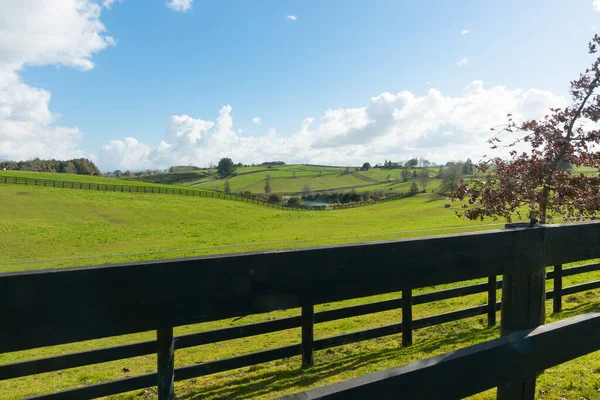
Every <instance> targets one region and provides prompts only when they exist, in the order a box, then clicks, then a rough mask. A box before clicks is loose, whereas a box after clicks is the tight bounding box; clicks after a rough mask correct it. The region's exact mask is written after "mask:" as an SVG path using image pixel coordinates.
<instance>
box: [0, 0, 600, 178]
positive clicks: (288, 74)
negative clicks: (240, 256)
mask: <svg viewBox="0 0 600 400" xmlns="http://www.w3.org/2000/svg"><path fill="white" fill-rule="evenodd" d="M27 2H30V3H31V4H29V7H26V6H22V3H27ZM179 2H180V10H179V11H177V10H174V9H172V8H169V7H167V4H166V3H165V1H164V0H144V1H142V0H124V1H121V2H119V1H118V0H117V1H115V2H114V3H112V4H111V5H110V8H109V7H108V5H109V4H108V3H110V2H108V3H107V2H106V1H104V3H103V2H102V1H100V0H98V1H96V2H93V1H91V0H43V1H42V0H39V1H38V0H14V1H13V0H8V1H4V2H3V3H2V5H0V14H3V13H5V15H9V16H11V15H12V17H14V19H15V20H16V21H24V22H27V21H28V20H30V19H31V20H33V19H34V18H35V17H36V16H42V18H43V20H45V19H48V20H49V22H48V26H45V25H44V24H42V26H41V27H36V28H34V30H35V32H33V33H32V35H31V37H32V38H36V42H35V43H33V42H32V43H33V44H32V47H33V50H31V51H30V52H29V53H28V54H20V53H19V52H20V51H21V50H18V51H17V50H15V49H13V48H12V47H11V46H13V47H15V48H16V46H17V45H18V46H20V47H23V46H24V47H27V46H28V45H30V44H31V43H28V42H27V40H30V38H29V37H27V35H24V36H25V37H22V38H21V37H19V38H18V39H17V41H16V43H13V44H10V43H9V44H7V43H4V44H3V43H2V40H0V53H2V52H3V50H4V54H5V56H0V109H2V106H3V101H4V103H5V104H4V107H5V109H10V110H13V111H12V112H10V113H9V112H6V113H5V114H2V112H0V127H4V129H3V130H4V132H0V159H7V158H8V159H13V158H30V157H35V156H40V157H49V156H53V157H58V158H61V157H67V156H72V155H83V156H90V157H92V158H94V159H95V160H96V161H97V163H98V164H99V165H100V166H101V167H102V168H103V169H105V170H108V169H114V168H132V169H136V168H147V167H160V168H163V167H168V166H169V164H172V163H176V162H181V163H194V164H198V165H207V164H208V163H209V162H216V161H218V157H220V156H231V157H232V158H234V159H235V160H239V161H242V162H261V161H265V160H270V159H272V158H281V159H284V160H285V161H288V162H292V161H296V162H315V163H316V162H320V163H328V162H331V163H347V164H353V163H358V162H360V161H361V160H364V161H371V162H372V163H374V162H381V161H383V159H384V158H392V159H395V160H396V159H397V160H402V159H407V158H409V157H412V156H414V155H423V156H426V157H429V158H431V159H434V161H438V162H441V161H445V160H446V159H452V158H457V157H460V156H463V155H464V156H472V157H478V156H480V153H481V152H483V151H485V149H484V145H483V144H482V143H484V142H485V141H484V135H485V133H484V132H485V131H486V130H487V129H488V128H489V126H487V125H488V124H495V123H497V122H499V119H500V118H503V117H502V116H503V115H505V114H506V112H511V111H513V110H512V109H513V108H516V109H517V114H518V115H520V114H519V112H520V113H521V114H522V116H523V118H525V117H527V118H529V117H537V116H539V115H540V113H542V115H543V112H544V110H546V109H547V107H549V106H550V105H556V104H564V103H565V102H567V103H568V92H567V90H568V83H569V81H570V80H571V79H574V78H576V77H577V74H578V73H579V72H580V71H582V70H583V69H585V67H586V66H587V64H588V63H589V60H590V58H589V56H588V55H587V54H586V43H587V41H589V39H590V38H591V36H592V35H593V33H595V31H596V29H595V27H596V26H598V27H600V12H597V11H595V8H597V9H599V10H600V4H598V5H594V4H593V2H592V0H572V1H564V0H554V1H527V2H523V1H512V0H505V1H489V2H483V1H397V0H373V1H359V0H343V1H342V0H329V1H317V0H258V1H250V0H219V1H216V0H212V1H209V0H194V1H190V0H179ZM186 2H189V3H190V5H191V8H190V9H187V10H183V9H181V8H182V6H181V5H182V4H183V8H185V7H184V6H185V4H184V3H186ZM40 3H44V4H43V5H42V6H40V5H39V4H40ZM82 5H83V6H84V8H85V10H86V11H85V12H81V11H80V10H81V8H82ZM44 7H46V8H44ZM3 8H4V12H3ZM48 10H54V11H55V13H49V12H48ZM78 10H79V11H78ZM51 14H56V15H51ZM67 15H68V16H69V17H65V16H67ZM289 16H294V17H295V19H290V18H288V17H289ZM52 18H55V19H56V20H57V21H55V22H52V21H50V19H52ZM23 25H24V26H25V27H26V28H25V29H28V26H29V24H27V23H25V24H23ZM82 27H83V31H84V32H87V33H88V35H83V34H82V33H81V32H82ZM14 29H16V28H14V26H10V25H9V24H7V23H6V21H2V20H0V35H2V33H3V32H4V34H6V36H5V37H10V35H11V34H14V32H13V31H11V30H14ZM465 30H468V32H466V33H463V32H464V31H465ZM35 34H38V36H36V35H35ZM39 34H42V35H44V36H45V37H46V38H45V39H44V40H47V41H48V43H46V42H44V40H41V41H40V40H39ZM31 40H33V39H31ZM51 40H56V41H60V44H59V45H57V44H56V43H51V42H50V41H51ZM38 48H39V49H38ZM6 54H7V55H6ZM81 60H84V61H86V62H88V63H89V65H87V66H83V67H82V66H81V62H80V61H81ZM461 60H464V61H463V62H462V63H461ZM2 74H4V75H5V79H2ZM480 81H482V83H481V82H480ZM3 82H4V83H3ZM6 82H8V83H6ZM473 82H477V83H476V84H474V85H473ZM15 87H21V89H23V90H24V92H27V93H29V95H27V96H26V95H17V94H15V93H16V92H17V91H18V90H20V89H15ZM467 87H470V88H471V89H472V90H471V91H468V92H473V93H475V94H476V97H477V98H476V99H475V98H472V99H469V100H468V101H467V100H465V88H467ZM493 87H501V88H502V89H496V90H492V88H493ZM432 90H433V91H434V93H433V94H432ZM532 90H533V91H532ZM3 91H4V92H5V93H8V94H7V95H5V96H4V98H8V100H6V99H5V100H2V98H3V96H2V93H3ZM386 92H389V93H390V94H391V95H393V96H395V97H387V98H380V101H379V102H377V101H376V102H373V101H371V100H370V99H371V98H373V97H376V96H379V95H381V94H382V93H386ZM40 93H41V94H44V93H46V94H48V96H51V98H49V99H47V101H46V100H45V99H37V100H35V101H34V100H31V102H32V103H34V104H26V103H27V101H24V100H23V98H29V99H32V98H34V97H36V96H38V97H44V96H41V94H40ZM399 93H404V94H403V95H402V96H397V95H398V94H399ZM19 99H20V100H19ZM28 101H29V100H28ZM42 103H43V104H42ZM226 106H230V109H229V108H225V109H224V107H226ZM27 107H31V109H32V110H33V111H31V112H29V114H35V115H39V114H40V113H42V114H43V113H47V114H48V115H46V116H45V117H44V118H42V119H39V120H34V121H29V120H26V118H24V117H15V115H16V114H17V113H15V111H14V110H21V111H22V109H24V108H27ZM38 108H40V109H44V110H42V111H40V110H39V109H38ZM384 109H385V110H384ZM36 110H37V111H36ZM224 110H225V111H224ZM328 110H329V111H331V112H329V113H328ZM223 111H224V112H223ZM220 112H221V114H220ZM21 114H23V113H21ZM483 114H485V115H483ZM219 115H221V116H223V118H224V119H218V118H219ZM183 116H187V117H188V118H187V119H186V118H181V117H183ZM254 117H259V118H260V120H261V124H260V125H258V124H255V123H253V122H252V119H253V118H254ZM307 118H312V119H313V121H312V123H311V124H309V125H308V127H307V128H306V129H304V128H303V121H305V120H306V119H307ZM2 119H4V124H5V125H2V124H3V120H2ZM461 119H465V120H468V122H465V123H463V122H462V121H461ZM16 122H18V123H16ZM31 122H33V123H32V124H30V125H26V124H27V123H31ZM36 124H37V125H39V126H36ZM211 124H212V125H211ZM475 125H476V126H475ZM15 126H16V127H15ZM24 126H26V129H25V128H24ZM490 126H493V125H490ZM303 129H304V130H303ZM65 130H69V131H68V132H70V133H68V134H65ZM74 130H76V131H77V132H75V133H73V132H74ZM240 130H241V131H240ZM37 131H39V134H37V136H36V132H37ZM65 135H66V136H65ZM126 138H130V139H134V140H135V143H134V142H133V141H132V140H130V139H128V140H126ZM25 139H26V140H25ZM32 141H39V144H40V145H39V146H38V145H31V144H32ZM45 141H47V143H46V142H45ZM57 141H64V142H68V143H66V144H64V145H60V146H54V145H53V142H57ZM177 141H181V142H177ZM161 143H164V145H162V147H161ZM436 144H437V145H436ZM54 147H56V148H54ZM345 161H346V162H345Z"/></svg>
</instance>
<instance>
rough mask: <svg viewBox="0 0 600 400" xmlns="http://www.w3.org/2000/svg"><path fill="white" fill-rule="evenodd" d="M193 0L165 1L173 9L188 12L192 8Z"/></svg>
mask: <svg viewBox="0 0 600 400" xmlns="http://www.w3.org/2000/svg"><path fill="white" fill-rule="evenodd" d="M193 2H194V0H169V1H167V2H166V3H165V5H166V6H167V7H169V8H170V9H171V10H173V11H177V12H188V11H190V10H191V9H192V3H193Z"/></svg>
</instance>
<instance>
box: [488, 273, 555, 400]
mask: <svg viewBox="0 0 600 400" xmlns="http://www.w3.org/2000/svg"><path fill="white" fill-rule="evenodd" d="M502 283H503V288H502V310H501V313H502V317H501V325H500V333H501V335H508V334H511V333H513V332H516V331H521V330H524V329H532V328H535V327H538V326H540V325H543V324H544V322H545V300H546V268H545V266H543V264H538V268H537V269H536V270H533V271H518V272H513V273H510V274H504V277H503V278H502ZM536 373H537V371H536ZM536 373H534V374H532V375H528V376H523V377H519V378H518V379H516V380H508V381H505V382H504V383H503V384H502V385H500V386H499V387H498V396H497V398H498V400H534V398H535V380H536Z"/></svg>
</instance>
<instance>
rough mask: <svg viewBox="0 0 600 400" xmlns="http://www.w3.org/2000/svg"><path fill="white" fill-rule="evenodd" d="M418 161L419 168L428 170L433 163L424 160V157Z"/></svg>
mask: <svg viewBox="0 0 600 400" xmlns="http://www.w3.org/2000/svg"><path fill="white" fill-rule="evenodd" d="M418 161H419V163H418V166H419V167H421V168H428V167H429V166H430V165H431V162H430V161H429V160H426V159H424V158H423V157H419V160H418Z"/></svg>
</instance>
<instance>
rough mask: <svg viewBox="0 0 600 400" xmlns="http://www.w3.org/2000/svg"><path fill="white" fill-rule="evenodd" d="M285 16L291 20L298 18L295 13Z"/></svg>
mask: <svg viewBox="0 0 600 400" xmlns="http://www.w3.org/2000/svg"><path fill="white" fill-rule="evenodd" d="M286 18H287V19H291V20H292V21H296V20H298V17H296V16H295V15H288V16H287V17H286Z"/></svg>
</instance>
